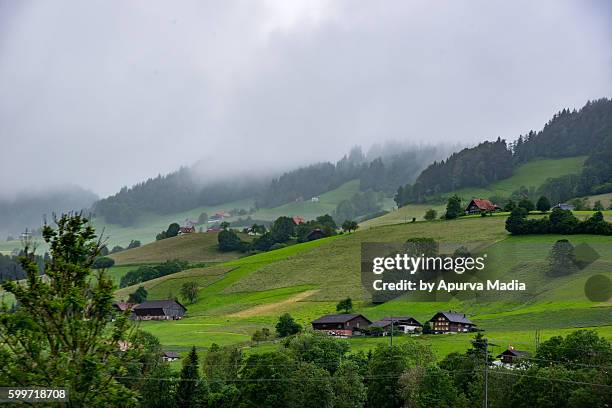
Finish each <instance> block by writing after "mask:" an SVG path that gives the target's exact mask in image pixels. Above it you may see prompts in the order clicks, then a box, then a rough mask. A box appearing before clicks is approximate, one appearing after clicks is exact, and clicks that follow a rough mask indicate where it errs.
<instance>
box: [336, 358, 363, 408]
mask: <svg viewBox="0 0 612 408" xmlns="http://www.w3.org/2000/svg"><path fill="white" fill-rule="evenodd" d="M332 386H333V388H334V404H333V406H334V408H363V407H364V406H365V402H366V398H367V394H366V386H365V383H364V379H363V375H362V374H361V373H360V369H359V365H357V363H355V362H354V361H351V360H348V359H345V360H344V361H342V363H340V366H339V367H338V370H337V371H336V372H335V373H334V376H333V377H332Z"/></svg>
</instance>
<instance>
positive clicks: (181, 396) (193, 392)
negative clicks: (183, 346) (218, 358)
mask: <svg viewBox="0 0 612 408" xmlns="http://www.w3.org/2000/svg"><path fill="white" fill-rule="evenodd" d="M207 393H208V387H207V384H206V382H205V381H204V380H203V379H202V378H201V377H200V365H199V359H198V353H197V351H196V348H195V346H194V347H192V348H191V351H190V352H189V354H188V355H187V357H186V358H185V360H184V361H183V368H182V369H181V375H180V378H179V383H178V388H177V390H176V404H177V405H178V406H179V407H181V408H191V407H194V408H195V407H199V406H201V405H202V403H203V402H204V401H205V399H206V394H207Z"/></svg>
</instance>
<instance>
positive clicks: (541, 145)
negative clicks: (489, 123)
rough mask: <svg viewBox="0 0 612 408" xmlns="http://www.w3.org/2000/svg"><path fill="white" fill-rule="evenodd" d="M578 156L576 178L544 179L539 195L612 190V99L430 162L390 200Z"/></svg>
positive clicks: (423, 196)
mask: <svg viewBox="0 0 612 408" xmlns="http://www.w3.org/2000/svg"><path fill="white" fill-rule="evenodd" d="M580 155H588V158H587V160H586V162H585V164H584V169H583V171H582V173H581V174H578V175H563V176H560V177H557V178H552V179H549V180H548V181H547V182H546V183H545V184H544V185H543V186H541V187H540V189H539V191H538V193H539V194H545V195H547V196H549V197H551V199H554V200H555V201H561V200H566V199H568V198H571V197H576V196H584V195H588V194H602V193H607V192H610V191H612V100H610V99H607V98H603V99H599V100H596V101H589V102H587V103H586V105H585V106H584V107H582V108H581V109H580V110H575V109H574V110H572V111H570V110H569V109H563V110H561V111H560V112H558V113H556V114H555V115H554V116H553V118H552V119H551V120H550V121H548V123H546V125H545V126H544V128H543V129H542V130H541V131H539V132H534V131H530V132H529V133H527V134H526V135H524V136H523V135H521V136H519V138H518V139H517V140H516V141H515V142H513V143H510V144H507V143H506V141H505V140H503V139H500V138H498V139H497V140H496V141H495V142H483V143H480V144H479V145H477V146H475V147H472V148H468V149H463V150H462V151H460V152H458V153H455V154H453V155H451V156H450V157H449V158H448V159H446V160H443V161H441V162H434V163H433V164H431V165H430V166H428V167H427V168H426V169H425V170H423V172H422V173H421V174H420V175H419V177H418V178H417V179H416V181H415V182H414V184H411V183H408V184H404V185H401V186H400V187H399V188H398V190H397V193H396V196H395V200H396V202H397V204H398V205H399V206H402V205H405V204H407V203H410V202H422V201H426V200H427V199H428V198H430V197H435V196H436V195H439V194H440V193H445V192H449V191H453V190H456V189H460V188H464V187H483V186H486V185H488V184H490V183H492V182H495V181H498V180H502V179H504V178H507V177H510V176H511V175H512V172H513V169H514V168H515V167H516V166H517V165H520V164H523V163H526V162H528V161H531V160H533V159H537V158H563V157H574V156H580ZM525 187H529V186H525Z"/></svg>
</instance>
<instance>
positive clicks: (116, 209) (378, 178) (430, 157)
mask: <svg viewBox="0 0 612 408" xmlns="http://www.w3.org/2000/svg"><path fill="white" fill-rule="evenodd" d="M450 149H451V147H450V146H446V147H442V146H435V147H434V146H426V147H413V146H395V145H394V146H392V147H388V146H382V147H381V146H377V147H376V148H374V149H371V151H370V152H368V154H367V155H366V154H364V153H363V152H362V150H361V148H360V147H354V148H353V149H351V151H350V152H349V153H348V154H347V155H345V156H344V157H342V159H340V160H339V161H338V162H336V163H335V164H334V163H331V162H322V163H317V164H313V165H310V166H305V167H301V168H297V169H295V170H292V171H288V172H285V173H284V174H282V175H281V176H279V177H276V178H273V179H272V180H271V181H267V182H264V181H261V180H256V179H254V178H251V179H244V178H238V177H235V178H232V179H229V180H225V181H223V182H221V181H218V182H214V183H208V184H206V183H202V182H199V181H197V180H196V177H194V173H193V170H192V169H191V168H189V167H183V168H181V169H179V170H178V171H176V172H174V173H170V174H168V175H165V176H161V175H160V176H157V177H156V178H152V179H149V180H147V181H145V182H142V183H139V184H136V185H134V186H133V187H130V188H128V187H123V188H122V189H121V190H120V191H119V192H118V193H117V194H114V195H112V196H110V197H108V198H105V199H103V200H100V201H98V202H96V203H95V205H94V212H95V215H96V216H100V217H103V218H104V219H105V220H106V221H107V222H110V223H113V224H119V225H123V226H129V225H132V224H133V223H134V222H135V221H136V220H137V219H138V217H139V216H140V215H141V214H143V213H144V212H153V213H157V214H171V213H175V212H180V211H185V210H189V209H192V208H196V207H199V206H207V205H209V206H210V205H218V204H222V203H227V202H231V201H236V200H240V199H245V198H249V197H255V198H256V204H255V205H256V207H258V208H271V207H276V206H279V205H282V204H286V203H289V202H293V201H296V200H297V201H299V200H308V199H310V198H311V197H313V196H318V195H320V194H322V193H325V192H327V191H330V190H333V189H335V188H337V187H339V186H341V185H342V184H344V183H346V182H347V181H350V180H354V179H359V180H360V185H361V190H362V191H367V190H372V191H377V192H383V193H385V194H387V195H391V194H393V192H394V191H395V189H396V187H397V186H398V185H399V184H401V183H402V182H405V181H406V180H409V181H412V180H414V178H415V177H416V175H417V174H418V173H419V172H420V171H421V170H422V169H423V168H425V166H427V164H429V163H431V162H432V161H434V160H436V159H440V158H442V157H444V156H446V154H447V153H448V152H449V150H450ZM372 155H377V156H376V157H372Z"/></svg>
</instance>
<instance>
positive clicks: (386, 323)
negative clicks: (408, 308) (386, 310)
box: [371, 316, 423, 334]
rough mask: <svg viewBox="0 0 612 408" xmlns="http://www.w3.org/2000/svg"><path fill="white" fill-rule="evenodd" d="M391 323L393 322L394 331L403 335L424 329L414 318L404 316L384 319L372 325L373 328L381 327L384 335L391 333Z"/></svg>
mask: <svg viewBox="0 0 612 408" xmlns="http://www.w3.org/2000/svg"><path fill="white" fill-rule="evenodd" d="M391 322H393V325H394V328H393V330H397V331H400V332H403V333H413V332H415V331H420V330H421V329H422V327H423V325H422V324H421V323H419V322H418V321H417V320H416V319H415V318H414V317H410V316H403V317H383V318H382V319H380V320H377V321H375V322H374V323H372V324H371V326H373V327H380V328H382V329H383V333H384V334H386V333H387V332H389V331H391Z"/></svg>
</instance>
